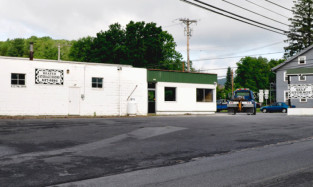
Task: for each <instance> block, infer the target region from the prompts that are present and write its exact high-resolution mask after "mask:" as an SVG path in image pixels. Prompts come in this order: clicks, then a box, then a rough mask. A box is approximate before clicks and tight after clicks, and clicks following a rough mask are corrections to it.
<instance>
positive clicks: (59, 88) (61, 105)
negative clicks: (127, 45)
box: [0, 57, 147, 115]
mask: <svg viewBox="0 0 313 187" xmlns="http://www.w3.org/2000/svg"><path fill="white" fill-rule="evenodd" d="M0 67H1V69H0V88H1V91H0V115H68V114H69V106H70V104H69V93H70V89H71V88H78V89H77V90H78V91H79V92H80V97H79V115H94V114H96V115H120V114H121V115H126V114H127V98H128V96H129V95H130V94H131V92H132V91H133V89H134V88H135V87H136V85H137V89H136V90H135V92H134V93H133V95H132V98H135V99H136V102H137V108H138V111H137V112H138V115H146V114H147V81H146V80H147V70H146V69H143V68H132V67H131V66H122V70H120V71H118V66H117V65H106V64H93V63H77V62H76V63H75V62H57V61H44V60H34V61H29V60H27V59H19V58H3V57H0ZM36 68H40V69H57V70H63V71H64V85H40V84H35V69H36ZM67 70H69V73H67ZM11 73H24V74H26V87H14V86H11ZM92 77H100V78H103V88H92V86H91V79H92ZM81 95H84V98H81Z"/></svg>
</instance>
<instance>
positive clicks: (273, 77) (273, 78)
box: [268, 59, 285, 83]
mask: <svg viewBox="0 0 313 187" xmlns="http://www.w3.org/2000/svg"><path fill="white" fill-rule="evenodd" d="M284 61H285V60H284V59H279V60H274V59H271V60H270V61H269V62H268V65H269V68H270V69H272V68H273V67H275V66H278V65H279V64H281V63H283V62H284ZM274 82H276V74H275V73H274V72H272V71H270V72H269V83H274Z"/></svg>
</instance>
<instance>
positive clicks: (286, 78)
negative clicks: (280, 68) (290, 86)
mask: <svg viewBox="0 0 313 187" xmlns="http://www.w3.org/2000/svg"><path fill="white" fill-rule="evenodd" d="M289 80H290V81H291V76H290V77H289ZM284 81H285V82H286V81H288V76H287V74H286V72H284Z"/></svg>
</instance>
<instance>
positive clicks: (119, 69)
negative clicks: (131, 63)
mask: <svg viewBox="0 0 313 187" xmlns="http://www.w3.org/2000/svg"><path fill="white" fill-rule="evenodd" d="M117 71H118V95H119V105H118V106H119V116H122V106H121V105H122V101H121V71H122V67H117Z"/></svg>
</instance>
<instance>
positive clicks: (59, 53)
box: [58, 43, 61, 61]
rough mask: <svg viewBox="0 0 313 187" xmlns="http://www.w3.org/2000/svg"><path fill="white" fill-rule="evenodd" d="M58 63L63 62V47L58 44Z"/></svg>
mask: <svg viewBox="0 0 313 187" xmlns="http://www.w3.org/2000/svg"><path fill="white" fill-rule="evenodd" d="M58 61H61V45H60V43H59V44H58Z"/></svg>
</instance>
